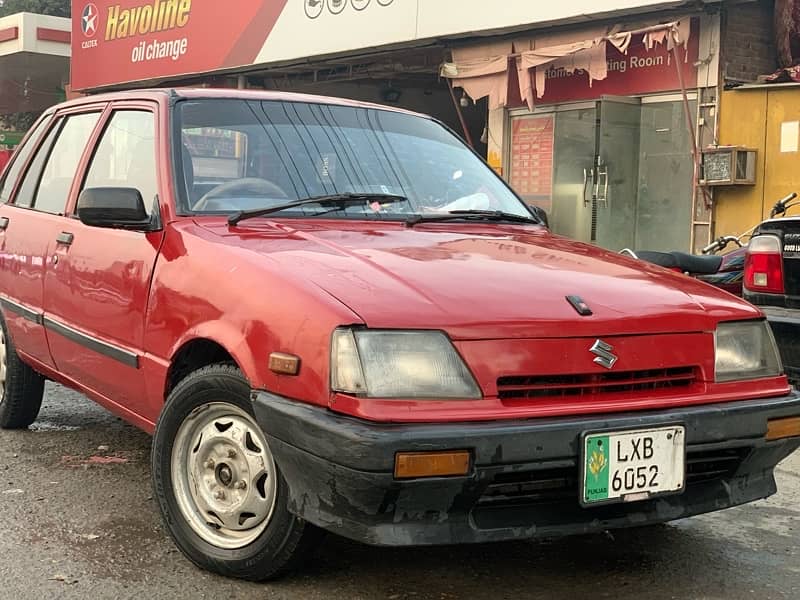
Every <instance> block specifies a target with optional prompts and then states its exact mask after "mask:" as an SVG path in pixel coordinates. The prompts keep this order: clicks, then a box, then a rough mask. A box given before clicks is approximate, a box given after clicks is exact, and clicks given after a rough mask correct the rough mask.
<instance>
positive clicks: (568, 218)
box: [549, 108, 597, 242]
mask: <svg viewBox="0 0 800 600" xmlns="http://www.w3.org/2000/svg"><path fill="white" fill-rule="evenodd" d="M596 121H597V115H596V110H595V108H583V109H576V110H568V111H564V112H559V113H556V135H555V144H554V153H553V154H554V158H553V164H554V168H553V204H552V209H551V212H550V214H549V221H550V227H551V228H552V230H553V231H554V232H555V233H558V234H559V235H563V236H566V237H569V238H572V239H574V240H579V241H581V242H591V241H592V200H591V196H592V191H593V190H594V185H595V184H594V179H593V173H594V169H593V165H594V160H595V146H596V134H595V129H596Z"/></svg>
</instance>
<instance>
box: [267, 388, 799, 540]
mask: <svg viewBox="0 0 800 600" xmlns="http://www.w3.org/2000/svg"><path fill="white" fill-rule="evenodd" d="M253 401H254V407H255V414H256V418H257V420H258V422H259V425H260V426H261V427H262V428H263V429H264V432H265V434H266V435H267V438H268V441H269V444H270V448H271V450H272V452H273V454H274V455H275V460H276V462H277V464H278V467H279V469H280V470H281V472H282V474H283V477H284V478H285V480H286V482H287V484H288V486H289V490H290V494H289V509H290V511H291V512H293V513H294V514H296V515H297V516H299V517H301V518H303V519H305V520H307V521H309V522H311V523H313V524H315V525H318V526H320V527H322V528H324V529H328V530H330V531H332V532H334V533H337V534H339V535H342V536H345V537H348V538H351V539H355V540H358V541H361V542H365V543H368V544H374V545H386V546H410V545H431V544H451V543H472V542H491V541H501V540H510V539H524V538H535V537H553V536H561V535H570V534H580V533H589V532H595V531H602V530H606V529H615V528H621V527H630V526H635V525H646V524H651V523H660V522H665V521H670V520H673V519H678V518H682V517H688V516H691V515H696V514H701V513H706V512H711V511H715V510H719V509H723V508H728V507H731V506H736V505H739V504H744V503H746V502H751V501H753V500H757V499H760V498H766V497H767V496H770V495H772V494H774V493H775V492H776V485H775V479H774V477H773V469H774V467H775V465H776V464H778V463H779V462H780V461H781V460H783V459H784V458H786V457H787V456H788V455H789V454H791V453H792V452H793V451H794V450H796V449H797V448H798V446H800V438H790V439H785V440H779V441H774V442H767V441H766V440H765V439H764V435H765V433H766V431H767V420H768V419H772V418H778V417H787V416H800V395H798V394H797V393H793V394H791V395H789V396H785V397H782V398H773V399H763V400H749V401H746V402H729V403H724V404H716V405H707V406H696V407H689V408H681V409H674V410H662V411H657V412H641V413H624V414H614V415H602V416H591V417H581V418H558V419H535V420H524V421H497V422H488V423H487V422H482V423H452V424H450V423H448V424H436V425H434V424H425V425H403V424H376V423H370V422H366V421H361V420H357V419H353V418H349V417H346V416H342V415H338V414H335V413H332V412H330V411H327V410H325V409H322V408H317V407H312V406H309V405H306V404H303V403H298V402H295V401H291V400H287V399H285V398H281V397H278V396H274V395H272V394H268V393H266V392H254V393H253ZM665 423H669V424H674V423H683V424H684V425H685V426H686V443H687V484H686V489H685V491H684V492H683V493H682V494H680V495H674V496H662V497H658V498H654V499H652V500H648V501H643V502H636V503H630V504H612V505H607V506H599V507H591V508H582V507H581V506H580V504H579V501H578V496H579V490H578V477H579V466H578V465H579V440H580V435H581V433H582V432H584V431H588V430H603V429H608V430H622V429H629V428H648V427H651V426H658V425H663V424H665ZM454 449H455V450H460V449H470V450H471V451H472V452H473V468H472V472H471V473H470V474H469V475H467V476H464V477H448V478H436V479H416V480H404V481H398V480H395V479H394V476H393V469H394V460H395V453H396V452H400V451H403V452H414V451H434V450H454Z"/></svg>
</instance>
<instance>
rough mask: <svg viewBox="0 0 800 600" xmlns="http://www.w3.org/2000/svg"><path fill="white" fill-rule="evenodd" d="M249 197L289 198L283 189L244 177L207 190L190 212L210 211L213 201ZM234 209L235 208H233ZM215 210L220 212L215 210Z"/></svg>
mask: <svg viewBox="0 0 800 600" xmlns="http://www.w3.org/2000/svg"><path fill="white" fill-rule="evenodd" d="M236 196H238V197H246V198H247V197H250V198H256V197H260V196H266V197H269V198H279V199H281V200H288V199H289V196H288V195H287V194H286V192H284V191H283V189H282V188H281V187H280V186H278V185H276V184H274V183H272V182H271V181H267V180H266V179H260V178H258V177H245V178H244V179H234V180H233V181H227V182H225V183H222V184H220V185H218V186H216V187H214V188H212V189H211V190H209V191H208V192H207V193H206V194H205V195H203V197H202V198H200V199H199V200H198V201H197V202H195V204H194V206H193V207H192V210H210V207H209V205H210V204H213V202H214V200H221V199H223V198H228V199H230V198H231V197H236ZM233 208H236V207H233ZM216 210H220V209H219V208H216Z"/></svg>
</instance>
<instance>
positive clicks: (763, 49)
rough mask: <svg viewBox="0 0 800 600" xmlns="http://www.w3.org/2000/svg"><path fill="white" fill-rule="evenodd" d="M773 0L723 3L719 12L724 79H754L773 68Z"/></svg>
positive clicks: (774, 59) (770, 71)
mask: <svg viewBox="0 0 800 600" xmlns="http://www.w3.org/2000/svg"><path fill="white" fill-rule="evenodd" d="M774 10H775V7H774V1H773V0H757V1H755V2H748V3H742V4H734V3H726V7H725V13H724V16H723V35H722V41H723V48H722V59H723V74H724V77H725V80H726V81H730V82H740V81H743V82H749V81H755V80H756V79H757V78H758V76H759V75H766V74H768V73H772V72H773V71H775V69H776V68H777V59H776V50H775V33H774V31H775V27H774V24H773V15H774Z"/></svg>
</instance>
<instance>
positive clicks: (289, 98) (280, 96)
mask: <svg viewBox="0 0 800 600" xmlns="http://www.w3.org/2000/svg"><path fill="white" fill-rule="evenodd" d="M165 95H166V96H171V97H172V98H174V99H202V98H207V99H228V98H230V99H241V100H271V101H280V102H303V103H307V104H328V105H333V106H352V107H358V108H373V109H378V110H386V111H391V112H398V113H405V114H409V115H415V116H418V117H425V118H430V117H429V116H428V115H424V114H421V113H416V112H413V111H410V110H406V109H403V108H399V107H396V106H385V105H383V104H375V103H372V102H361V101H359V100H350V99H348V98H335V97H333V96H318V95H314V94H300V93H295V92H277V91H271V90H239V89H230V88H147V89H141V90H126V91H119V92H105V93H100V94H93V95H89V96H83V97H81V98H76V99H74V100H69V101H67V102H63V103H61V104H57V105H56V106H53V107H51V109H50V110H49V111H48V112H52V111H55V110H59V109H61V108H65V107H73V106H80V105H82V104H93V103H96V102H111V101H114V100H157V99H160V98H163V97H164V96H165Z"/></svg>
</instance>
